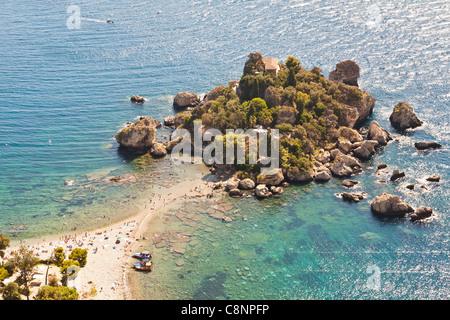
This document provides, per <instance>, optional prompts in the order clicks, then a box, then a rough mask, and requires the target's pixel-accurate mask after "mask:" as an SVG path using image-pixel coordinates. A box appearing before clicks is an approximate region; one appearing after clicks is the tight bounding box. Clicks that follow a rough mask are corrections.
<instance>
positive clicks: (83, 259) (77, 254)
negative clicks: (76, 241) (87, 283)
mask: <svg viewBox="0 0 450 320" xmlns="http://www.w3.org/2000/svg"><path fill="white" fill-rule="evenodd" d="M69 259H71V260H74V261H77V262H78V263H79V265H80V267H81V268H83V267H84V266H85V265H86V263H87V250H86V249H80V248H75V249H73V251H72V252H71V253H70V255H69Z"/></svg>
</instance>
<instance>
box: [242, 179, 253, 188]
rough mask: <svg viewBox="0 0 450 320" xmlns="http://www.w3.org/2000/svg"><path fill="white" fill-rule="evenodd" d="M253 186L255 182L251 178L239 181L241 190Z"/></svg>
mask: <svg viewBox="0 0 450 320" xmlns="http://www.w3.org/2000/svg"><path fill="white" fill-rule="evenodd" d="M254 188H255V182H254V181H253V180H252V179H249V178H247V179H244V180H241V181H239V189H241V190H251V189H254Z"/></svg>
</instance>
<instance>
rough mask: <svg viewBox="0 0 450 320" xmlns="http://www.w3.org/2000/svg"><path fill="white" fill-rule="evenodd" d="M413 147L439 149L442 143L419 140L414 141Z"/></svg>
mask: <svg viewBox="0 0 450 320" xmlns="http://www.w3.org/2000/svg"><path fill="white" fill-rule="evenodd" d="M414 147H416V149H417V150H427V149H440V148H442V145H441V144H439V143H437V142H425V141H420V142H416V143H414Z"/></svg>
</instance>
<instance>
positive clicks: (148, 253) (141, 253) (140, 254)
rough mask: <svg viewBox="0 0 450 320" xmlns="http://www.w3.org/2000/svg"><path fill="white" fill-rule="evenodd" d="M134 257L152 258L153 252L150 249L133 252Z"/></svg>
mask: <svg viewBox="0 0 450 320" xmlns="http://www.w3.org/2000/svg"><path fill="white" fill-rule="evenodd" d="M133 258H137V259H151V258H152V254H151V253H150V252H149V251H142V252H140V253H135V254H133Z"/></svg>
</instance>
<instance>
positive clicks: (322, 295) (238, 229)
mask: <svg viewBox="0 0 450 320" xmlns="http://www.w3.org/2000/svg"><path fill="white" fill-rule="evenodd" d="M69 5H74V3H72V2H71V1H58V2H56V3H55V2H53V1H4V2H2V3H1V4H0V57H1V59H0V128H1V129H0V133H1V135H0V169H1V175H0V232H4V233H6V234H8V235H11V236H13V237H14V238H15V239H20V238H23V237H35V236H37V235H41V234H44V233H54V232H59V231H64V230H70V228H72V227H73V226H79V227H83V226H88V225H91V224H92V222H93V221H94V222H95V223H99V224H101V223H103V222H104V221H105V220H104V219H103V218H102V217H103V216H104V215H105V214H107V217H108V218H107V219H108V220H112V219H114V218H119V217H122V216H125V215H127V214H130V213H132V212H134V211H136V210H138V207H139V203H138V202H139V195H140V194H141V193H142V192H143V191H142V189H143V187H144V186H148V185H149V184H156V183H164V181H165V180H166V179H165V178H166V177H167V175H168V172H165V173H163V174H162V175H161V176H152V174H153V173H154V172H155V171H156V170H161V169H166V166H165V162H162V163H153V161H152V160H151V159H146V158H139V159H133V158H130V157H129V156H127V155H124V154H121V153H120V152H119V151H118V148H117V144H116V143H115V142H114V141H113V140H112V137H113V136H114V134H115V132H116V131H117V130H118V129H120V128H121V127H122V125H123V123H124V122H126V121H133V120H134V119H135V118H136V117H138V116H141V115H149V116H153V117H154V118H156V119H158V120H162V119H163V117H165V116H166V115H167V114H171V113H173V110H172V107H171V99H172V97H173V95H174V94H176V93H177V92H178V91H186V90H191V91H195V92H198V93H204V92H208V91H209V90H210V89H211V88H213V87H214V86H216V85H219V84H226V83H227V82H228V80H232V79H236V78H238V77H239V76H240V74H241V72H242V68H243V64H244V62H245V60H246V55H247V54H248V53H249V52H251V51H256V50H259V51H261V52H262V53H263V55H266V56H274V57H279V58H280V59H285V58H286V57H287V56H289V55H294V56H296V57H298V58H299V59H300V61H301V63H302V65H304V66H305V67H307V68H312V67H313V66H314V65H317V66H319V67H320V68H321V69H322V70H323V73H324V74H325V75H327V74H328V72H329V71H331V70H332V69H333V68H334V65H335V64H336V63H337V62H339V61H341V60H344V59H353V60H355V61H356V62H357V63H358V64H359V65H360V66H361V78H360V79H359V83H360V86H361V87H362V88H363V89H365V90H367V91H369V92H370V93H371V94H372V95H373V96H374V97H375V98H376V99H377V104H376V107H375V110H374V114H373V115H372V117H371V119H369V121H370V120H372V119H375V120H377V121H379V122H380V124H381V125H382V126H383V127H385V128H386V129H387V130H388V131H390V132H392V133H395V131H394V129H393V128H392V127H391V126H390V124H389V121H388V117H389V115H390V112H391V111H392V108H393V106H394V105H395V104H396V103H397V102H399V101H407V102H408V103H410V105H411V106H412V107H413V108H414V110H415V111H416V113H417V115H418V117H419V118H420V119H421V120H423V121H424V125H423V126H422V127H420V128H417V129H415V130H413V131H411V132H408V133H406V134H402V135H398V136H396V138H398V141H394V142H392V143H391V144H389V146H388V147H386V148H385V149H383V150H382V151H381V152H380V154H378V155H377V156H376V157H375V158H374V159H373V160H372V162H370V163H368V166H376V165H377V164H378V163H380V162H385V163H387V164H388V165H389V167H390V168H398V169H401V170H405V171H406V175H407V179H406V180H404V181H401V182H399V183H397V184H390V183H388V184H387V185H382V184H377V183H376V181H377V180H381V179H385V177H378V176H377V174H376V173H375V171H374V170H373V169H368V170H367V171H366V172H365V173H364V174H363V175H361V176H359V177H357V179H358V180H360V181H362V187H361V190H364V191H365V192H367V193H368V194H369V198H368V199H367V200H364V201H362V202H361V203H359V204H357V205H350V204H345V203H342V201H341V200H340V199H337V198H336V197H335V196H334V194H335V193H338V192H341V191H342V189H341V188H340V187H339V183H338V182H339V181H334V182H330V183H328V184H325V185H315V184H312V185H310V186H306V187H292V188H290V189H289V190H287V192H286V194H285V195H283V197H282V198H280V199H277V200H269V201H267V202H259V201H254V200H251V199H241V200H230V199H227V200H226V201H231V202H232V203H234V202H238V203H237V204H234V205H235V206H236V207H235V209H233V210H237V213H236V216H237V217H238V218H237V219H235V220H234V221H233V222H232V223H231V224H229V225H223V224H222V223H221V222H220V221H217V220H215V219H213V218H210V217H209V216H208V215H207V214H206V215H205V213H202V212H201V210H199V209H198V208H199V207H202V206H201V205H200V204H195V203H194V205H188V204H186V205H185V206H184V207H185V208H188V211H189V212H191V213H193V214H197V211H199V212H198V214H199V215H201V217H202V221H203V220H204V222H203V223H204V226H203V228H204V229H207V230H210V229H211V228H213V230H214V232H208V231H204V230H203V229H201V228H198V227H196V226H195V224H193V225H192V226H189V225H184V224H181V225H178V224H177V221H176V220H174V221H173V223H167V224H162V225H161V228H162V227H164V228H167V232H169V231H170V230H175V231H176V230H178V231H180V232H189V233H190V234H192V240H191V241H190V242H189V243H188V245H187V246H186V252H185V254H184V255H183V259H184V260H185V261H184V264H183V266H182V267H178V266H177V265H176V263H175V262H176V261H177V259H180V256H177V255H174V254H173V253H171V252H169V251H167V248H164V247H162V248H157V249H158V252H160V255H156V257H155V259H161V260H160V261H156V262H157V264H156V265H158V264H161V265H163V266H165V268H155V272H154V273H153V274H152V275H151V276H150V277H148V278H141V275H134V276H136V277H137V278H136V279H135V280H136V283H137V284H138V285H139V286H140V287H141V288H142V290H141V291H140V297H144V298H154V297H166V298H180V297H181V298H198V299H202V298H218V299H220V298H228V297H232V298H241V297H243V298H277V299H297V298H302V299H313V298H318V299H328V298H333V299H338V298H414V299H415V298H440V299H443V298H448V295H449V288H448V273H449V262H448V231H449V223H448V198H449V191H448V190H449V188H448V187H449V183H448V180H449V170H448V168H449V164H450V163H449V160H448V159H449V153H448V148H449V144H448V141H449V133H450V131H449V117H448V115H449V107H448V102H449V87H448V83H449V76H448V69H449V61H448V54H449V47H448V43H449V35H450V27H449V25H448V21H449V12H450V11H449V10H448V3H446V2H445V1H434V2H421V1H418V0H414V1H396V2H394V3H391V2H389V1H350V2H349V1H337V2H336V1H335V2H328V1H321V0H319V1H309V2H299V1H289V2H281V1H262V0H256V1H204V2H189V1H164V2H150V1H142V2H139V3H136V2H131V1H125V0H121V1H114V2H107V1H87V0H86V1H85V0H80V1H78V2H77V4H76V5H78V6H79V7H80V12H81V16H82V20H81V28H80V29H78V30H70V29H67V27H66V20H67V18H68V17H69V14H67V12H66V11H67V7H68V6H69ZM158 12H159V13H158ZM108 18H109V19H113V20H114V21H115V23H114V24H106V23H105V21H106V19H108ZM132 94H139V95H142V96H144V97H146V98H148V99H149V101H148V102H146V103H145V104H143V105H142V106H136V105H133V104H131V103H130V102H129V100H128V97H130V96H131V95H132ZM161 134H162V135H163V134H164V132H161ZM419 140H435V141H438V142H439V143H441V144H443V145H444V148H443V149H441V150H438V151H432V152H425V153H422V152H417V151H416V150H415V149H414V147H413V143H414V142H415V141H419ZM434 174H440V175H441V182H440V183H439V184H437V185H430V184H426V186H427V187H428V189H429V190H428V191H425V190H422V189H417V190H416V191H414V192H409V191H407V189H405V188H404V186H405V185H406V184H407V183H410V182H416V183H417V184H418V185H422V184H425V178H426V177H427V176H429V175H434ZM115 175H121V176H126V177H129V178H130V181H132V180H133V177H137V178H139V179H138V180H137V181H140V182H137V183H130V184H123V185H121V186H115V185H110V184H108V183H105V182H104V181H103V180H102V179H105V177H108V176H115ZM95 177H96V178H98V180H96V179H95ZM179 178H182V177H179ZM66 179H74V180H75V181H76V185H75V186H74V187H73V188H70V187H67V186H65V185H64V181H65V180H66ZM146 182H148V183H147V184H146ZM304 189H308V190H307V191H305V190H304ZM383 191H387V192H392V193H395V194H398V195H401V196H402V197H403V198H404V199H405V200H406V201H408V202H409V203H411V205H413V206H414V207H417V206H419V205H426V206H429V207H431V208H433V210H434V211H435V213H436V217H435V219H434V220H433V221H432V222H431V223H427V224H412V223H410V222H409V221H403V220H394V221H380V220H379V219H376V218H374V217H373V216H372V215H371V213H370V211H369V207H368V204H369V202H370V201H371V199H373V197H374V196H375V195H377V194H378V193H381V192H383ZM277 201H281V202H284V203H286V206H281V207H280V206H279V205H277V204H274V205H273V206H272V205H271V203H275V202H277ZM179 205H181V204H179ZM266 206H269V207H266ZM131 207H133V209H131V210H130V208H131ZM174 210H179V209H178V207H177V206H175V208H174ZM167 214H169V213H167ZM244 214H247V215H248V217H249V220H248V221H247V222H244V221H242V219H239V217H240V216H241V215H244ZM102 219H103V220H102ZM164 230H165V229H164ZM156 231H158V230H156ZM210 231H211V230H210ZM151 232H153V230H152V229H150V231H149V233H151ZM191 243H193V244H194V245H192V244H191ZM178 262H179V264H180V261H178ZM370 265H376V266H378V267H379V269H380V272H381V288H380V290H379V291H377V290H371V289H369V288H368V286H367V282H366V281H367V279H368V278H369V277H370V274H368V273H366V270H367V267H368V266H370ZM245 268H248V269H249V270H246V269H245ZM236 269H239V271H236ZM162 270H164V273H161V272H162ZM189 270H190V272H189V273H188V271H189ZM239 272H241V274H239ZM248 273H251V275H249V274H248ZM158 275H159V276H158ZM250 278H251V280H250ZM244 282H245V284H244ZM155 284H157V285H155ZM166 294H167V295H168V296H165V295H166Z"/></svg>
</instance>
